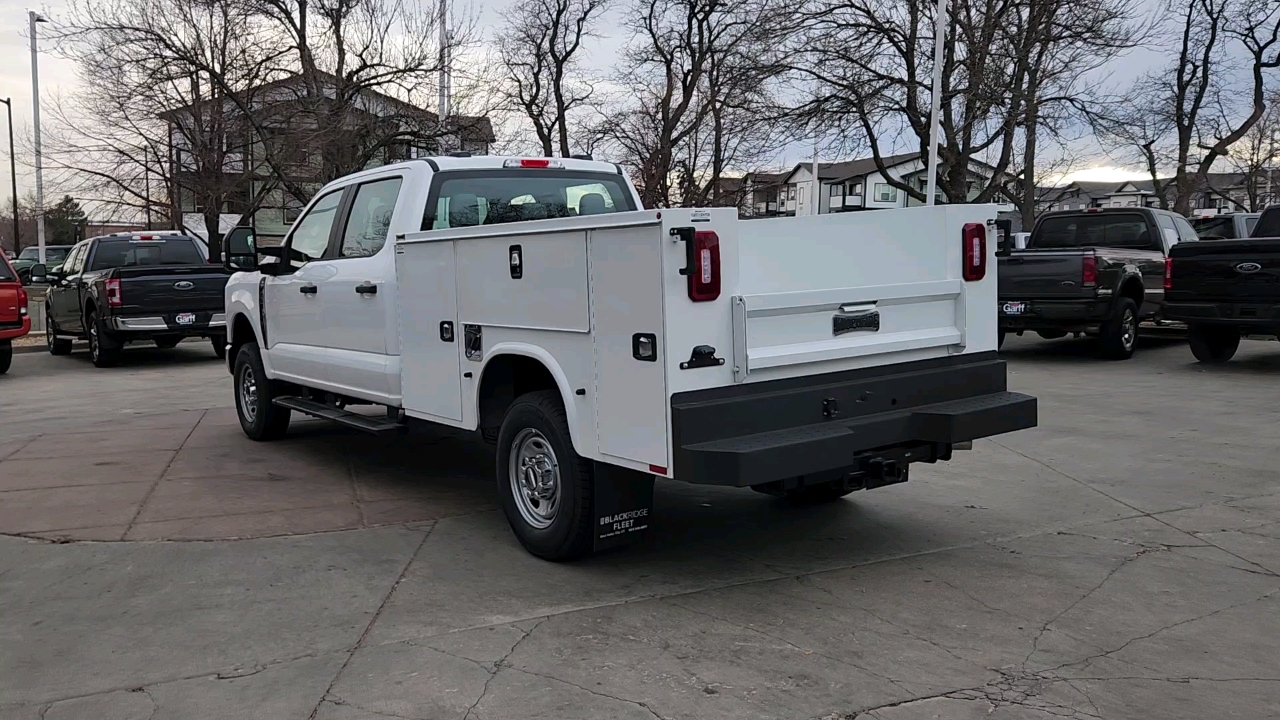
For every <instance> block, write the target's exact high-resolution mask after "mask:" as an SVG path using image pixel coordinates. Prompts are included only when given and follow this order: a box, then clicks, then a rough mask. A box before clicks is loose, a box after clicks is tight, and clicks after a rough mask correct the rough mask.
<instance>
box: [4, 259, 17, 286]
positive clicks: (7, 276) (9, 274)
mask: <svg viewBox="0 0 1280 720" xmlns="http://www.w3.org/2000/svg"><path fill="white" fill-rule="evenodd" d="M17 279H18V278H17V277H15V276H14V274H13V270H11V269H10V268H9V260H8V258H3V257H0V282H13V281H15V280H17Z"/></svg>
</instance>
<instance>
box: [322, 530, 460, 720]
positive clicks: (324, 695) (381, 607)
mask: <svg viewBox="0 0 1280 720" xmlns="http://www.w3.org/2000/svg"><path fill="white" fill-rule="evenodd" d="M435 529H436V526H435V525H432V526H431V527H429V528H427V531H426V532H425V533H423V535H422V540H420V541H419V542H418V547H416V548H414V550H413V552H412V553H410V554H409V560H408V561H407V562H405V564H404V567H403V568H401V569H400V574H399V575H398V576H397V577H396V581H395V582H393V583H391V589H389V590H387V594H386V595H385V596H383V598H382V602H381V603H379V604H378V609H377V610H375V611H374V613H373V617H371V618H369V623H368V624H367V625H365V626H364V631H363V632H361V633H360V638H359V639H358V640H356V644H355V645H352V646H351V650H350V652H348V653H347V659H346V660H344V661H342V667H340V668H338V672H336V673H334V674H333V679H332V680H330V681H329V686H328V687H326V688H325V690H324V692H323V693H322V694H321V695H320V701H319V702H317V703H316V706H315V707H314V708H312V710H311V714H310V715H308V716H307V720H315V717H316V714H317V713H318V712H320V706H321V705H323V704H324V701H325V698H327V697H329V695H330V694H331V693H332V692H333V688H334V686H335V685H337V684H338V680H339V679H340V678H341V677H342V673H343V672H345V671H346V669H347V666H348V665H350V664H351V660H352V658H354V657H355V656H356V653H357V652H359V650H360V648H361V647H363V646H364V641H365V640H366V639H367V638H368V637H369V633H370V632H372V631H373V626H374V625H376V624H377V622H378V618H380V617H382V611H383V610H385V609H386V608H387V603H389V602H391V597H392V596H393V595H395V594H396V590H397V589H398V588H399V587H400V583H402V582H404V578H405V576H406V575H408V573H409V568H411V567H413V561H414V560H417V559H418V553H420V552H422V548H423V547H424V546H426V544H427V539H428V538H430V537H431V533H432V531H434V530H435Z"/></svg>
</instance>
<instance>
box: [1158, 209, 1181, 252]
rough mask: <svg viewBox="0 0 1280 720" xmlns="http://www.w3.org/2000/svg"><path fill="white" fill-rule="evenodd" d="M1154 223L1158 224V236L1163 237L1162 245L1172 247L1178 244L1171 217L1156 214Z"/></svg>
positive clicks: (1176, 232)
mask: <svg viewBox="0 0 1280 720" xmlns="http://www.w3.org/2000/svg"><path fill="white" fill-rule="evenodd" d="M1156 222H1158V223H1159V224H1160V234H1161V235H1163V236H1164V244H1165V245H1166V246H1167V247H1173V246H1174V245H1177V244H1178V229H1177V228H1176V227H1174V225H1173V216H1172V215H1165V214H1164V213H1156Z"/></svg>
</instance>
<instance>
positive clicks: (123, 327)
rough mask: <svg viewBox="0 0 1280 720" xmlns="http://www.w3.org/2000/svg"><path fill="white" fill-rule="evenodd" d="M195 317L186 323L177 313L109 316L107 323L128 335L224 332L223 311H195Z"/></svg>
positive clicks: (225, 318)
mask: <svg viewBox="0 0 1280 720" xmlns="http://www.w3.org/2000/svg"><path fill="white" fill-rule="evenodd" d="M193 314H194V315H195V319H194V320H193V321H192V322H190V323H187V324H180V323H178V321H177V315H178V314H177V313H169V314H167V315H144V316H132V317H110V318H107V325H108V327H110V328H111V330H112V331H114V332H116V333H118V334H121V335H125V336H129V335H139V336H141V335H146V336H151V335H183V336H187V335H193V336H194V335H201V336H203V335H212V334H218V333H223V332H226V328H227V316H226V314H225V313H210V312H197V313H193Z"/></svg>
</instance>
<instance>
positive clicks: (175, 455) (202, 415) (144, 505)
mask: <svg viewBox="0 0 1280 720" xmlns="http://www.w3.org/2000/svg"><path fill="white" fill-rule="evenodd" d="M208 414H209V411H208V410H203V411H201V412H200V419H199V420H196V422H195V424H194V425H192V426H191V429H190V430H188V431H187V435H186V437H184V438H182V442H180V443H178V449H177V450H174V451H173V457H170V458H169V462H167V463H165V464H164V469H163V470H161V471H160V474H159V475H158V476H157V477H156V479H155V482H153V483H151V487H149V488H147V494H146V495H143V496H142V501H141V502H139V503H138V509H137V510H134V511H133V517H131V518H129V524H128V525H127V526H125V529H124V533H122V534H121V535H120V538H121V539H122V540H123V539H124V538H127V537H129V533H131V532H133V526H134V525H135V524H136V523H137V522H138V518H140V517H142V511H143V510H145V509H146V508H147V503H149V502H151V496H152V495H154V494H155V492H156V488H158V487H160V483H162V482H164V476H165V475H168V474H169V468H171V467H173V461H174V460H177V459H178V453H181V452H182V448H184V447H186V445H187V441H188V440H190V439H191V436H192V435H194V434H195V432H196V428H198V427H200V423H202V422H204V419H205V417H206V416H207V415H208Z"/></svg>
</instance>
